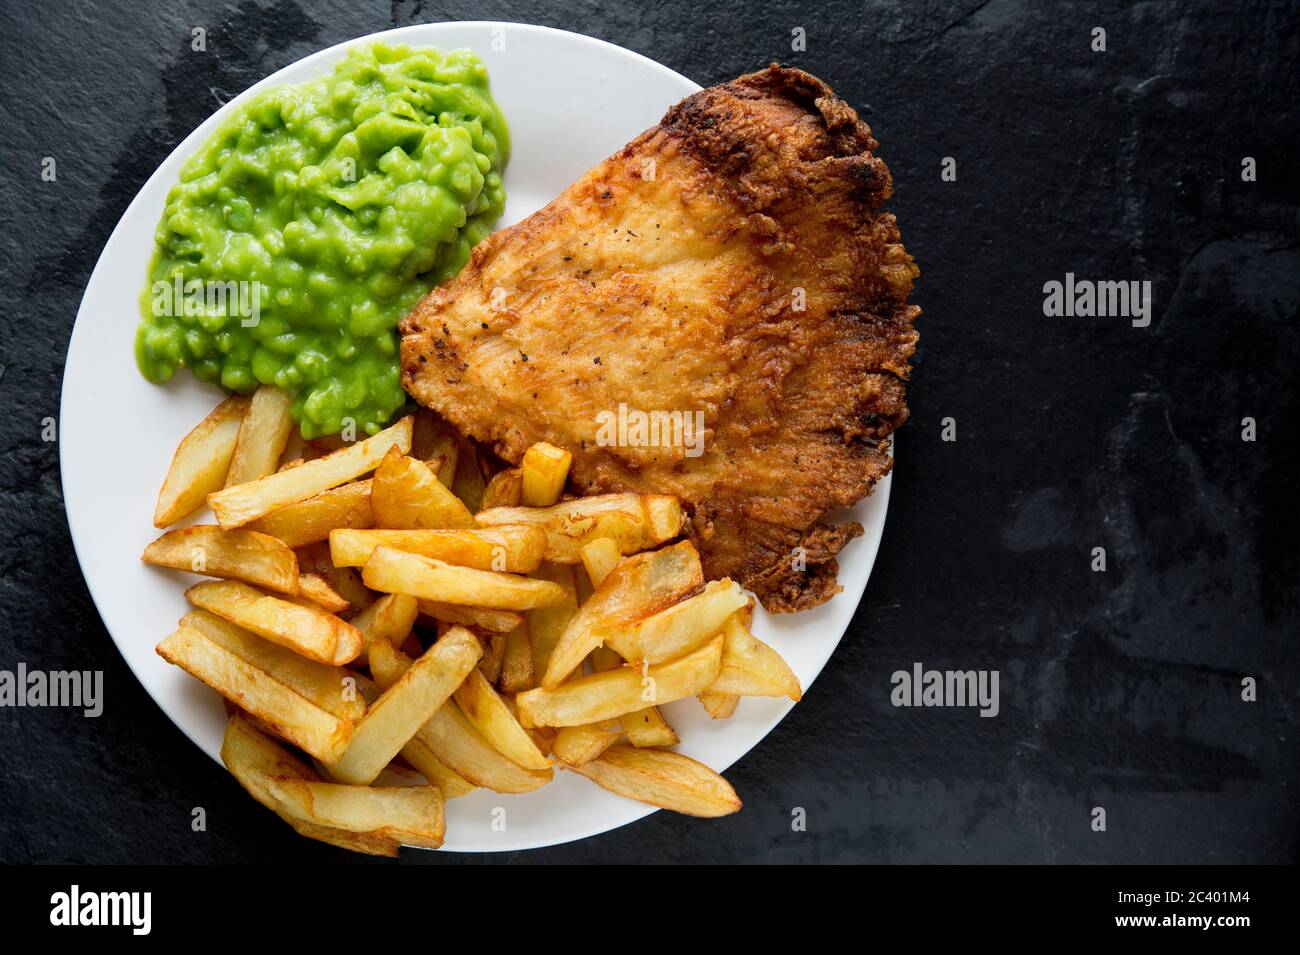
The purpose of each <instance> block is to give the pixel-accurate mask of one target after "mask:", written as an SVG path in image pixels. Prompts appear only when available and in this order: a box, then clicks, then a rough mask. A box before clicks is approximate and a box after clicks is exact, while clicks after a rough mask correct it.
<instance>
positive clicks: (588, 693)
mask: <svg viewBox="0 0 1300 955" xmlns="http://www.w3.org/2000/svg"><path fill="white" fill-rule="evenodd" d="M593 599H594V598H593ZM721 666H722V637H721V636H718V637H715V638H714V639H713V640H711V641H710V642H709V643H707V644H705V645H704V646H703V647H701V648H700V649H698V650H696V651H695V652H693V653H689V654H687V655H686V656H684V657H680V658H678V659H676V660H672V661H670V662H668V663H662V664H660V665H659V666H655V667H648V668H646V672H645V674H644V675H642V673H641V671H639V670H634V669H632V668H631V667H620V668H619V669H617V670H610V671H608V672H606V673H593V674H591V675H590V676H580V677H575V678H574V679H572V680H570V681H569V682H567V683H565V684H563V685H562V686H558V687H555V688H554V689H546V688H544V687H542V688H538V689H536V690H529V691H527V692H526V693H520V694H519V696H518V697H517V698H516V702H517V703H518V704H519V718H520V721H521V722H522V723H523V724H524V725H525V726H580V725H581V724H583V723H595V722H598V721H600V720H608V719H613V718H614V717H616V716H622V715H623V714H624V713H631V712H633V711H634V710H639V709H642V708H644V707H645V706H646V705H648V704H655V705H658V704H661V703H671V702H672V701H673V700H680V699H681V698H682V697H686V696H694V695H695V694H697V693H700V692H702V691H704V690H705V689H707V688H708V687H709V684H711V683H712V682H713V681H714V679H716V677H717V675H718V670H719V669H720V668H721Z"/></svg>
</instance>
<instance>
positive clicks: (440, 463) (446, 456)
mask: <svg viewBox="0 0 1300 955" xmlns="http://www.w3.org/2000/svg"><path fill="white" fill-rule="evenodd" d="M458 460H460V447H459V446H458V445H457V443H456V439H455V438H453V437H451V436H450V435H448V436H447V437H445V438H443V439H442V441H441V446H440V447H439V448H438V451H437V453H436V454H434V455H433V456H432V457H429V458H426V459H425V461H424V463H425V464H427V465H429V470H430V471H432V472H433V473H434V476H435V477H437V479H438V483H439V484H441V485H442V486H443V487H445V488H447V489H448V490H451V485H452V482H453V481H455V480H456V462H457V461H458ZM452 493H453V494H454V493H456V492H455V491H452ZM461 503H462V504H463V503H464V501H462V502H461Z"/></svg>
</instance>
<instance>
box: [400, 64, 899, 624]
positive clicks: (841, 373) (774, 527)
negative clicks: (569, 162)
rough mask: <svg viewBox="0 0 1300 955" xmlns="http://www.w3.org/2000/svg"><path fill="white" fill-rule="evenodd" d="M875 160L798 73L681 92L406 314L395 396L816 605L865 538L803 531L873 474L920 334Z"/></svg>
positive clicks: (770, 589)
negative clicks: (659, 516) (841, 558)
mask: <svg viewBox="0 0 1300 955" xmlns="http://www.w3.org/2000/svg"><path fill="white" fill-rule="evenodd" d="M876 146H877V143H876V141H875V139H873V138H872V135H871V130H870V129H869V128H868V127H867V125H866V124H865V123H863V122H862V121H861V120H859V119H858V117H857V114H856V113H855V112H854V111H853V109H852V108H851V107H849V106H848V105H847V104H846V103H845V102H843V101H842V100H841V99H839V98H838V97H836V96H835V94H834V93H833V92H832V91H831V89H830V88H829V87H828V86H827V85H826V84H825V83H823V82H822V81H821V80H819V79H817V78H816V77H813V76H810V75H809V74H807V73H805V72H803V71H801V70H796V69H790V68H786V67H781V66H777V65H775V64H774V65H772V66H771V67H769V68H767V69H765V70H762V71H760V72H757V73H751V74H749V75H746V76H742V77H740V78H739V79H737V80H734V81H732V82H730V83H724V84H722V85H720V86H714V87H711V88H709V89H705V90H702V91H700V92H698V93H696V94H694V95H692V96H689V97H687V98H686V99H685V100H683V101H682V102H680V103H678V104H677V105H676V106H674V107H672V108H671V109H670V110H669V111H668V112H667V114H666V115H665V116H664V118H663V120H662V121H661V122H660V123H659V125H658V126H656V127H654V128H652V129H650V130H647V131H646V132H645V133H643V134H641V135H640V136H639V137H637V138H636V139H635V140H633V141H632V142H631V143H629V144H628V145H627V146H625V147H624V148H623V149H622V150H621V151H620V152H618V153H617V154H615V155H614V156H611V157H610V158H609V159H607V160H605V161H604V162H603V163H601V164H600V165H598V166H596V167H595V168H594V169H592V170H591V171H590V172H588V173H587V174H586V175H585V176H583V177H582V178H581V179H580V180H578V181H577V182H576V183H574V184H573V185H572V186H570V187H569V188H568V189H567V190H565V192H564V193H563V194H562V195H560V196H559V197H558V198H557V199H556V200H555V201H554V202H552V203H551V204H550V205H548V206H546V207H545V208H544V209H542V210H540V211H539V212H537V213H536V214H534V215H533V216H531V217H529V218H528V219H526V220H524V221H523V222H521V223H519V224H518V225H516V226H513V227H511V228H508V229H504V230H502V231H500V232H497V233H495V234H493V235H491V236H489V237H488V238H487V239H485V240H484V241H483V242H482V243H480V244H479V246H478V247H477V248H475V250H474V253H473V255H472V256H471V258H470V261H469V264H468V265H467V266H466V267H465V269H464V270H463V271H462V272H461V273H460V275H459V276H457V277H456V278H455V279H453V280H451V281H450V282H448V283H446V284H444V285H442V286H441V287H439V288H436V289H434V290H433V291H432V292H431V293H430V294H429V295H428V297H426V298H425V299H424V301H423V302H421V303H420V304H419V305H418V306H417V307H416V308H415V310H414V311H413V312H412V313H411V314H410V315H409V316H408V317H407V318H406V319H405V321H404V322H403V324H402V329H401V331H402V355H401V366H402V383H403V385H404V386H405V387H406V389H407V390H408V391H409V392H410V393H411V394H412V395H413V396H414V397H415V398H416V399H417V400H418V401H419V402H420V403H422V404H424V405H426V406H427V407H429V408H431V409H433V410H434V411H436V412H438V413H439V414H441V415H443V416H444V417H446V418H447V419H449V420H450V421H451V422H452V423H453V424H455V425H456V426H457V427H459V428H460V429H461V430H463V431H464V432H465V433H467V434H468V435H470V436H471V437H473V438H476V439H478V440H481V441H488V442H493V443H494V444H495V448H496V450H497V451H498V453H499V454H501V455H502V456H503V457H504V458H506V459H507V460H509V461H514V462H517V461H518V460H519V459H520V457H521V456H522V455H523V452H524V451H525V449H526V448H527V447H528V446H529V445H530V444H532V443H533V442H536V441H549V442H551V443H552V444H555V445H559V446H561V447H564V448H567V449H568V450H570V451H572V452H573V465H572V471H571V479H572V483H573V485H574V486H575V487H576V488H577V489H578V490H580V491H581V492H583V493H600V492H606V491H614V490H637V491H646V492H656V493H675V494H678V495H679V496H680V497H681V498H682V499H683V500H684V501H685V502H686V504H687V505H688V510H689V514H690V519H689V524H688V530H689V533H690V535H691V537H692V538H693V539H694V541H695V542H696V545H697V546H698V548H699V550H700V553H701V556H702V557H703V561H704V567H705V570H706V572H707V573H708V575H709V576H710V577H713V578H716V577H722V576H730V577H732V578H735V579H737V580H739V581H741V582H742V583H743V584H744V585H745V586H746V587H748V588H750V589H751V590H753V591H754V592H755V593H756V594H757V596H758V597H759V598H760V599H761V600H762V602H763V605H764V606H765V607H766V608H767V609H768V610H771V611H790V610H799V609H803V608H806V607H811V606H814V605H816V604H819V603H822V602H823V601H825V600H827V599H829V598H830V597H831V596H832V595H833V594H835V593H837V592H838V591H839V590H840V589H841V588H840V587H839V585H838V584H837V583H836V572H837V570H838V568H837V565H836V561H835V555H836V554H837V553H838V552H839V551H840V549H841V548H842V547H843V546H844V545H845V544H846V543H847V542H848V541H849V540H851V539H852V538H854V537H856V536H858V535H859V534H861V533H862V528H861V526H860V525H858V524H856V523H847V524H841V525H839V526H834V525H831V524H827V523H824V522H823V520H822V518H823V517H824V515H825V514H826V512H827V511H828V510H829V509H831V508H835V507H841V506H848V505H851V504H853V503H854V502H856V501H858V500H860V499H861V498H862V497H864V496H865V495H867V494H868V493H870V491H871V489H872V487H873V486H874V485H875V483H876V482H877V481H878V480H879V479H880V478H881V477H883V476H884V475H885V474H886V473H887V472H888V471H889V468H890V464H891V461H890V457H889V454H888V440H887V439H888V436H889V435H890V434H891V433H892V432H893V430H894V429H895V428H897V427H898V426H899V425H900V424H902V423H903V421H904V420H906V418H907V406H906V404H905V403H904V382H905V381H906V380H907V376H908V373H909V371H910V366H909V363H908V360H909V358H910V356H911V355H912V352H913V350H914V348H915V345H916V340H917V335H916V332H915V331H914V330H913V328H912V322H913V320H914V319H915V318H916V316H917V315H918V314H919V312H920V309H918V308H916V307H914V306H911V305H909V304H908V301H907V298H908V294H909V293H910V291H911V288H912V282H913V280H914V279H915V277H916V276H917V274H918V270H917V268H916V266H915V265H914V264H913V262H912V258H911V256H910V255H908V253H907V251H906V250H905V249H904V248H903V245H902V243H901V241H900V239H899V234H898V227H897V225H896V223H895V220H894V216H893V215H892V214H890V213H888V212H883V211H881V208H880V207H881V204H882V203H883V202H884V200H886V199H887V198H888V197H889V196H890V194H891V192H892V180H891V177H890V174H889V170H888V168H887V167H886V166H885V164H884V162H882V161H881V160H880V159H879V158H877V157H876V156H875V155H874V150H875V148H876ZM696 412H702V423H703V430H702V435H700V436H698V437H702V441H698V440H697V436H695V435H692V434H690V433H689V431H688V430H687V424H688V423H689V422H693V421H695V420H699V419H698V418H697V417H696V414H695V413H696ZM674 414H676V418H673V415H674ZM656 415H657V416H658V417H657V418H656V417H655V416H656ZM616 420H617V421H622V422H624V423H625V425H626V426H625V427H617V426H614V427H611V425H614V422H615V421H616ZM654 420H658V421H660V422H661V426H660V427H659V428H658V433H657V434H656V432H655V430H654V425H653V424H651V425H650V427H648V428H647V427H646V422H647V421H650V422H653V421H654ZM674 421H677V422H680V423H681V424H682V427H681V428H677V427H673V426H671V423H672V422H674ZM651 440H655V441H657V442H658V443H657V444H652V443H651ZM697 451H702V453H697Z"/></svg>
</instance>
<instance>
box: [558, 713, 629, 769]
mask: <svg viewBox="0 0 1300 955" xmlns="http://www.w3.org/2000/svg"><path fill="white" fill-rule="evenodd" d="M622 735H623V726H622V724H620V723H619V721H618V720H605V721H604V722H601V723H587V724H585V725H583V726H565V727H563V728H561V729H560V731H559V732H557V733H556V734H555V741H554V743H552V744H551V752H553V753H554V754H555V756H556V758H558V759H559V760H560V761H561V762H564V763H567V764H568V765H570V766H580V765H582V764H583V763H589V762H591V761H592V760H593V759H595V758H596V757H597V756H599V755H600V754H601V753H603V752H605V750H607V749H609V748H610V747H611V746H613V745H614V744H615V743H617V742H618V740H619V737H620V736H622Z"/></svg>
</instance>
